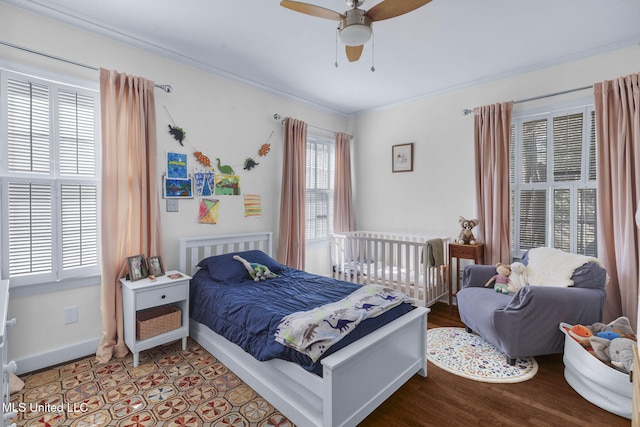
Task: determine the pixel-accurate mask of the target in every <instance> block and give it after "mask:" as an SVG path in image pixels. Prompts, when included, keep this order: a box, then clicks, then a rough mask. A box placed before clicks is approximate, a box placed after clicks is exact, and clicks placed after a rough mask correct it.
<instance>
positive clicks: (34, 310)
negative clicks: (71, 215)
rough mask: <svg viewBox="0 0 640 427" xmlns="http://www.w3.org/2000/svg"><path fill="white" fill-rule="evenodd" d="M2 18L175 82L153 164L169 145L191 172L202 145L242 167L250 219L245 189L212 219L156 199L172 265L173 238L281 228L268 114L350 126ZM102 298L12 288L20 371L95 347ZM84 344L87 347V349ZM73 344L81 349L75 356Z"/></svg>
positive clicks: (95, 58)
mask: <svg viewBox="0 0 640 427" xmlns="http://www.w3.org/2000/svg"><path fill="white" fill-rule="evenodd" d="M0 17H2V25H0V40H3V41H6V42H9V43H14V44H16V45H20V46H25V47H28V48H30V49H34V50H37V51H41V52H46V53H48V54H51V55H56V56H59V57H62V58H66V59H70V60H73V61H76V62H79V63H83V64H88V65H91V66H95V67H104V68H109V69H116V70H118V71H121V72H126V73H128V74H132V75H139V76H144V77H146V78H148V79H151V80H153V81H155V82H156V83H168V84H171V85H172V86H173V92H172V93H170V94H166V93H164V92H162V91H161V90H159V89H158V90H156V114H157V129H158V144H159V153H160V155H159V158H158V166H159V169H160V170H161V171H164V170H165V169H166V160H165V156H166V154H165V153H166V151H167V150H171V151H176V152H183V153H187V154H189V162H190V163H189V169H190V171H191V170H192V168H193V167H194V166H195V165H196V163H195V158H194V157H193V156H191V153H192V152H193V151H194V150H195V149H198V150H200V151H202V152H203V153H204V154H205V155H207V156H208V157H210V158H211V160H212V161H214V162H215V158H216V157H220V159H221V160H222V163H223V164H230V165H232V166H233V168H234V169H235V172H236V173H237V174H238V175H240V176H241V191H242V192H243V193H253V194H260V195H261V196H262V202H263V216H262V217H261V218H253V219H245V218H244V209H243V197H241V196H240V197H238V196H220V197H218V198H219V199H220V200H221V202H220V216H219V222H218V224H215V225H204V224H199V223H198V222H197V218H198V216H197V215H198V206H199V199H197V198H195V199H191V200H180V202H179V212H176V213H167V212H165V200H164V199H162V200H161V209H162V210H163V214H162V221H163V229H164V235H163V241H164V255H165V257H164V262H165V267H166V268H177V240H176V239H177V238H178V237H181V236H194V235H210V234H226V233H240V232H249V231H256V230H260V231H263V230H272V231H274V235H275V236H277V227H278V211H279V203H280V176H281V171H282V160H281V159H282V126H281V124H280V122H279V121H276V120H274V119H273V114H274V113H279V114H280V115H282V116H283V117H286V116H292V117H295V118H298V119H301V120H304V121H306V122H308V123H310V124H313V125H315V126H319V127H322V128H326V129H335V130H339V131H347V130H348V129H347V128H346V126H347V119H346V118H345V117H343V116H340V115H336V114H333V113H331V112H328V111H325V110H322V109H319V108H312V107H311V106H309V105H307V104H303V103H300V102H295V101H293V100H291V99H287V98H284V97H280V96H276V95H274V94H272V93H268V92H267V91H264V90H260V89H257V88H255V87H253V86H248V85H245V84H240V83H238V82H235V81H231V80H229V79H225V78H221V77H218V76H215V75H212V74H210V73H207V72H203V71H201V70H197V69H194V68H191V67H188V66H184V65H181V64H178V63H176V62H173V61H171V60H168V59H166V58H163V57H160V56H157V55H153V54H150V53H146V52H144V51H141V50H139V49H135V48H132V47H129V46H126V45H123V44H121V43H118V42H114V41H112V40H109V39H106V38H103V37H100V36H97V35H94V34H91V33H87V32H84V31H80V30H78V29H75V28H73V27H70V26H68V25H65V24H61V23H58V22H55V21H52V20H49V19H45V18H42V17H40V16H38V15H34V14H31V13H28V12H24V11H22V10H20V9H17V8H13V7H10V6H7V5H5V4H3V3H0ZM0 60H2V61H3V62H4V63H5V64H7V63H15V64H20V66H24V65H26V66H28V67H33V68H34V69H40V70H46V71H48V72H53V73H56V74H59V75H61V76H72V77H74V78H78V79H84V80H90V81H94V82H96V83H97V81H98V76H99V74H98V72H97V71H93V70H88V69H85V68H82V67H78V66H74V65H69V64H65V63H62V62H59V61H55V60H52V59H47V58H43V57H40V56H38V55H34V54H31V53H26V52H21V51H19V50H16V49H13V48H10V47H6V46H3V45H0ZM96 87H97V86H96ZM165 107H166V108H165ZM168 113H170V115H171V117H173V120H175V124H177V125H178V126H180V127H182V128H183V129H184V130H185V131H186V132H187V138H186V141H187V142H186V143H185V147H181V146H180V145H179V144H178V142H177V141H175V140H174V139H173V137H172V136H171V135H170V134H169V133H168V127H167V126H168V125H169V124H172V121H171V119H170V117H169V114H168ZM272 132H273V136H272V137H271V139H270V140H269V143H270V144H271V152H270V153H269V155H268V156H266V157H259V156H258V149H259V148H260V146H261V145H262V144H263V143H265V142H267V139H268V138H269V136H270V135H271V133H272ZM246 157H253V158H254V159H255V160H256V161H258V162H259V163H260V165H259V166H257V167H256V168H255V169H253V170H251V171H244V170H243V164H244V159H245V158H246ZM160 179H161V177H160V176H159V177H158V180H159V181H160ZM114 232H116V230H114ZM275 248H277V242H276V245H275V247H274V249H275ZM146 255H154V254H146ZM53 286H55V284H54V285H53ZM15 293H16V292H14V294H15ZM99 298H100V292H99V287H98V286H90V287H85V288H79V289H73V290H67V291H60V292H53V293H47V294H43V295H38V296H25V297H20V298H16V297H15V295H14V297H13V298H12V299H11V302H10V306H9V311H10V315H11V316H14V317H16V318H17V320H18V324H17V326H16V327H15V328H12V329H11V331H10V332H11V341H10V353H11V354H10V357H11V358H13V359H17V360H18V361H19V362H20V361H23V363H22V366H21V368H20V369H21V371H23V369H24V367H25V366H27V367H29V369H35V368H37V367H38V366H37V365H38V364H39V363H41V362H42V361H43V360H44V361H45V362H47V361H48V362H50V363H56V362H57V360H56V357H58V358H61V360H60V361H64V360H68V359H69V358H73V357H74V356H75V357H79V356H83V355H85V354H90V353H91V352H93V351H95V345H94V344H91V343H95V342H97V340H98V339H99V338H100V335H101V323H100V315H99ZM70 306H78V317H79V319H78V322H77V323H73V324H69V325H64V308H65V307H70ZM88 347H89V348H93V349H91V350H88V351H87V350H86V348H88ZM73 351H80V352H82V351H86V352H85V353H83V354H76V355H74V353H73ZM50 352H54V353H55V356H52V354H51V353H50ZM19 365H20V363H19Z"/></svg>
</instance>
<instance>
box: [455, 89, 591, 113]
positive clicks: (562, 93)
mask: <svg viewBox="0 0 640 427" xmlns="http://www.w3.org/2000/svg"><path fill="white" fill-rule="evenodd" d="M592 88H593V85H589V86H582V87H577V88H575V89H567V90H563V91H560V92H554V93H548V94H546V95H540V96H533V97H531V98H526V99H519V100H517V101H513V103H514V104H520V103H522V102H529V101H535V100H536V99H543V98H550V97H552V96H557V95H564V94H565V93H571V92H578V91H580V90H586V89H592ZM471 113H473V110H470V109H468V108H465V109H464V110H462V115H463V116H466V115H468V114H471Z"/></svg>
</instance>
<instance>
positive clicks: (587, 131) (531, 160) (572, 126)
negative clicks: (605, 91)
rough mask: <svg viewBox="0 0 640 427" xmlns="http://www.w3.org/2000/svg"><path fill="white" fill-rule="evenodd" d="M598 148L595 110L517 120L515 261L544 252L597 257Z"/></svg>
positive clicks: (514, 126) (513, 189)
mask: <svg viewBox="0 0 640 427" xmlns="http://www.w3.org/2000/svg"><path fill="white" fill-rule="evenodd" d="M595 147H596V140H595V114H594V110H593V106H587V107H579V108H570V109H564V110H561V111H554V112H550V113H545V114H536V115H531V116H526V115H524V116H521V117H515V118H514V119H513V121H512V129H511V141H510V151H511V171H510V177H511V201H512V207H511V220H512V250H513V256H514V257H516V258H517V257H520V256H521V255H522V254H523V252H524V251H526V250H528V249H531V248H535V247H539V246H551V247H555V248H558V249H562V250H565V251H568V252H574V253H581V254H585V255H591V256H597V245H596V157H595V156H596V149H595Z"/></svg>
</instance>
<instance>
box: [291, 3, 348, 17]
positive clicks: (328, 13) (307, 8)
mask: <svg viewBox="0 0 640 427" xmlns="http://www.w3.org/2000/svg"><path fill="white" fill-rule="evenodd" d="M280 6H282V7H286V8H287V9H291V10H294V11H296V12H300V13H305V14H307V15H311V16H317V17H318V18H325V19H331V20H333V21H339V20H341V19H342V18H344V15H343V14H341V13H338V12H336V11H334V10H331V9H327V8H324V7H320V6H316V5H313V4H309V3H302V2H299V1H291V0H282V1H281V2H280Z"/></svg>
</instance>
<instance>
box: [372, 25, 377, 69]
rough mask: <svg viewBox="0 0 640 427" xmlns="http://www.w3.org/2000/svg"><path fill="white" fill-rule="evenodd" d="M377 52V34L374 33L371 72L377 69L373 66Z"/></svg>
mask: <svg viewBox="0 0 640 427" xmlns="http://www.w3.org/2000/svg"><path fill="white" fill-rule="evenodd" d="M375 54H376V35H375V34H372V36H371V72H372V73H373V72H374V71H376V67H374V66H373V63H374V60H375Z"/></svg>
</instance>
